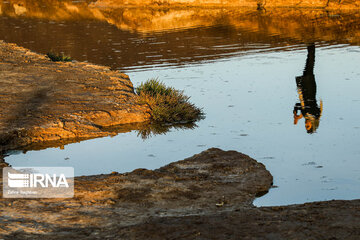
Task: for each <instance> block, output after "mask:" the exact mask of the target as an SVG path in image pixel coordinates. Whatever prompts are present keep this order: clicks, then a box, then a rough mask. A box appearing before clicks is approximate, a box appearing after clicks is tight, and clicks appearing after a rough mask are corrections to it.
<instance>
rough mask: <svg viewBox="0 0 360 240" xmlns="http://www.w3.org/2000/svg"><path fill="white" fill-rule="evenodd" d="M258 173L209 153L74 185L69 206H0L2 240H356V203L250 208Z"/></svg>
mask: <svg viewBox="0 0 360 240" xmlns="http://www.w3.org/2000/svg"><path fill="white" fill-rule="evenodd" d="M272 180H273V179H272V176H271V175H270V173H269V172H268V171H267V170H266V169H265V167H264V165H262V164H261V163H258V162H256V161H255V160H254V159H251V158H250V157H248V156H246V155H244V154H241V153H238V152H235V151H222V150H220V149H215V148H213V149H209V150H207V151H204V152H202V153H200V154H197V155H194V156H193V157H191V158H188V159H185V160H183V161H178V162H174V163H171V164H169V165H167V166H165V167H162V168H160V169H157V170H154V171H151V170H146V169H137V170H134V171H133V172H131V173H125V174H118V173H112V174H110V175H97V176H88V177H77V178H76V182H75V197H74V198H73V199H27V200H23V199H1V200H0V213H1V214H0V237H2V238H4V239H20V238H21V239H66V238H78V239H80V238H81V239H101V238H102V239H104V238H105V239H166V238H167V239H239V238H241V239H357V238H359V237H360V221H359V220H360V211H359V210H360V205H359V203H360V202H359V200H354V201H330V202H318V203H308V204H302V205H292V206H284V207H264V208H256V207H254V206H253V205H252V201H253V200H254V198H255V196H257V195H261V194H263V193H265V192H266V191H268V190H269V188H270V187H271V185H272Z"/></svg>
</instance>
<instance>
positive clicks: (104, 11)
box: [0, 0, 360, 45]
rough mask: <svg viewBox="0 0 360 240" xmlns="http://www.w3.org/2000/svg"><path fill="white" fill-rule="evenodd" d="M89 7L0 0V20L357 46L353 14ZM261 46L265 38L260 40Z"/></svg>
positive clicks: (359, 15) (357, 16) (358, 20)
mask: <svg viewBox="0 0 360 240" xmlns="http://www.w3.org/2000/svg"><path fill="white" fill-rule="evenodd" d="M92 2H94V1H91V0H83V1H76V2H75V1H70V0H64V1H58V0H43V1H35V0H0V9H1V11H0V14H2V15H4V16H9V17H12V18H24V17H26V18H37V19H47V20H52V21H64V20H68V21H76V20H81V19H96V20H98V21H103V22H107V23H109V24H112V25H114V26H116V27H117V28H118V29H122V30H129V31H136V32H142V33H145V34H146V33H152V32H159V31H160V32H162V31H174V30H177V29H184V28H194V27H199V26H202V27H204V26H214V25H231V26H233V27H236V28H241V29H245V30H247V31H251V32H263V33H266V36H280V35H281V36H283V37H286V38H290V39H293V40H294V41H301V42H303V43H304V42H314V41H338V42H340V43H351V44H357V45H359V44H360V12H359V11H350V10H349V11H342V12H340V11H336V12H334V11H324V10H319V9H317V10H314V9H313V10H299V9H273V10H269V11H266V12H264V11H249V10H246V9H245V8H242V9H240V10H239V9H232V8H230V9H226V8H225V9H224V8H222V9H203V8H188V9H179V8H175V9H171V8H160V9H153V8H139V7H138V8H118V9H113V8H98V7H94V6H95V5H94V4H91V3H92ZM264 40H265V41H266V37H264Z"/></svg>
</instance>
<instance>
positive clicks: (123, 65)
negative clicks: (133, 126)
mask: <svg viewBox="0 0 360 240" xmlns="http://www.w3.org/2000/svg"><path fill="white" fill-rule="evenodd" d="M239 16H243V15H241V14H240V15H239ZM246 16H247V17H246V19H253V17H252V16H253V15H251V14H248V15H246ZM249 16H250V17H249ZM234 19H236V18H234ZM238 19H240V20H238V22H239V23H238V24H233V23H229V22H220V23H219V21H217V22H216V23H215V24H212V25H211V24H210V25H204V24H197V25H196V24H195V25H192V26H187V27H185V28H184V27H183V28H181V27H179V28H178V29H175V30H169V29H166V28H165V29H163V30H159V29H156V31H155V30H154V31H152V30H151V29H150V30H148V29H145V30H144V27H143V28H141V26H140V27H139V29H135V30H134V29H132V30H129V29H124V28H121V27H119V24H114V25H113V24H109V23H107V22H104V21H99V20H96V19H95V20H94V19H81V20H77V21H73V20H71V21H70V20H69V21H62V20H56V21H53V20H46V19H34V18H26V17H17V18H13V17H9V16H7V15H5V16H2V17H1V18H0V26H1V27H0V36H1V37H0V38H1V39H4V40H5V41H7V42H16V43H18V44H19V45H21V46H24V47H27V48H30V49H32V50H34V51H37V52H42V53H46V52H47V51H49V49H53V50H56V51H64V52H65V53H67V54H69V55H71V56H72V57H73V58H74V59H76V60H79V61H89V62H94V63H98V64H103V65H108V66H111V67H112V68H113V69H120V70H122V71H124V72H125V73H127V74H128V75H129V76H130V79H131V80H132V82H133V83H134V85H135V86H136V85H138V84H140V83H141V82H142V81H145V80H146V79H148V78H152V77H154V78H159V79H160V80H161V81H163V82H165V83H166V84H167V85H170V86H173V87H175V88H177V89H183V90H184V91H185V94H187V95H189V96H191V101H192V102H194V103H195V104H196V105H197V106H199V107H202V108H203V110H204V112H205V113H206V119H205V120H202V121H200V122H198V123H197V125H198V127H196V128H195V129H192V130H190V129H189V130H176V129H172V130H170V131H169V132H168V133H166V134H163V135H156V136H152V137H151V138H149V139H146V140H143V139H142V138H140V137H139V136H138V133H137V132H136V131H132V132H128V133H123V134H119V135H117V136H115V137H105V138H99V139H93V140H87V141H83V142H80V143H74V144H70V145H66V146H65V148H64V149H63V150H61V149H56V148H48V149H45V150H42V151H29V152H27V153H26V154H23V153H21V152H17V153H16V152H14V153H13V154H12V155H10V156H8V157H7V158H6V161H7V162H8V163H10V164H11V165H13V166H73V167H74V168H75V174H76V175H78V176H79V175H92V174H101V173H110V172H112V171H118V172H127V171H132V170H133V169H136V168H148V169H155V168H158V167H161V166H163V165H165V164H167V163H170V162H173V161H177V160H181V159H184V158H186V157H190V156H192V155H193V154H196V153H199V152H201V151H203V150H205V149H208V148H210V147H219V148H222V149H224V150H230V149H231V150H237V151H240V152H243V153H245V154H248V155H250V156H251V157H253V158H255V159H256V160H258V161H260V162H262V163H263V164H264V165H265V166H266V168H267V169H268V170H269V171H270V172H271V174H272V175H273V176H274V185H275V186H276V187H275V188H272V189H271V190H270V192H269V193H268V194H266V195H265V196H263V197H261V198H258V199H257V200H256V201H255V204H256V205H258V206H266V205H283V204H292V203H303V202H309V201H317V200H330V199H355V198H359V197H360V194H359V193H360V191H359V190H360V164H359V163H358V161H359V159H360V149H359V148H358V145H359V143H360V141H359V136H360V119H359V118H360V115H359V112H358V109H360V108H359V107H360V97H359V94H358V90H359V87H360V70H359V68H358V63H359V60H360V55H359V53H360V48H359V46H358V44H357V42H356V39H355V40H354V39H351V38H350V37H349V36H350V35H352V33H351V32H349V31H347V30H346V31H343V32H342V33H339V31H338V29H337V28H336V26H335V27H332V29H335V30H336V31H330V30H329V32H327V33H333V32H335V33H336V34H327V35H326V34H324V32H326V30H327V29H329V27H328V26H327V28H325V27H324V28H322V27H321V26H320V28H319V29H317V28H315V30H314V31H313V32H312V34H311V36H310V37H309V36H307V35H306V34H305V35H304V34H303V33H302V34H300V35H297V33H296V34H295V33H294V34H293V33H291V31H288V32H289V33H282V32H279V31H280V30H279V31H277V30H276V31H272V30H273V28H272V27H274V26H273V25H271V24H274V22H276V21H275V20H276V19H274V21H272V22H271V23H270V24H269V25H266V24H265V25H264V24H263V25H264V26H266V27H263V28H260V29H258V28H257V29H255V30H254V28H251V27H248V28H245V27H243V26H242V25H241V23H242V20H243V18H240V17H238ZM266 19H267V18H266V16H257V18H256V21H255V20H254V21H253V22H250V23H254V25H256V24H255V23H259V22H262V21H263V20H266ZM280 22H281V21H280ZM248 25H251V24H249V22H247V25H246V26H248ZM290 25H291V23H290ZM30 26H31V28H30ZM264 29H265V30H266V31H265V30H264ZM317 31H318V32H321V33H322V35H321V34H318V35H317ZM274 32H275V33H277V34H275V33H274ZM285 32H286V31H285ZM327 36H331V37H327ZM309 39H310V40H311V41H310V40H309ZM310 42H313V43H315V47H316V48H315V67H314V78H315V80H316V84H317V93H316V100H317V103H318V106H319V103H320V100H322V102H323V111H322V116H321V118H320V123H319V127H318V129H317V131H316V133H313V134H309V133H307V131H306V129H305V123H304V119H303V118H302V119H300V120H299V122H298V123H297V125H294V117H293V109H294V106H295V104H296V103H298V102H299V95H298V92H297V85H296V80H295V79H296V77H297V76H302V75H304V73H303V70H304V67H305V63H306V60H307V55H308V51H307V46H308V45H309V44H310ZM305 43H307V44H305Z"/></svg>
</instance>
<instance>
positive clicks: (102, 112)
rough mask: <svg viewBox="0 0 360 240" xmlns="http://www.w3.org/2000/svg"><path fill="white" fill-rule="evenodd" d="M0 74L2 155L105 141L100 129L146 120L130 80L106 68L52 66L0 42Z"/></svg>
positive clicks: (42, 56) (19, 49)
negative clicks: (46, 146)
mask: <svg viewBox="0 0 360 240" xmlns="http://www.w3.org/2000/svg"><path fill="white" fill-rule="evenodd" d="M0 72H1V78H0V89H1V90H0V119H1V120H0V143H1V147H0V150H7V149H13V148H19V147H22V146H26V145H29V144H36V143H43V142H54V141H57V142H61V141H67V140H69V139H84V138H93V137H100V136H107V135H110V134H114V133H112V132H109V131H106V130H104V128H107V127H110V126H114V125H118V124H134V123H139V122H144V121H147V120H148V119H149V114H148V108H147V107H146V106H144V105H140V104H138V103H137V95H136V94H135V93H134V88H133V85H132V83H131V81H130V80H129V78H128V76H127V75H125V74H122V73H120V72H118V71H111V70H110V69H109V68H108V67H102V66H97V65H93V64H89V63H80V62H70V63H58V62H56V63H55V62H51V61H50V60H49V59H48V58H47V57H45V56H44V55H39V54H36V53H33V52H31V51H29V50H27V49H24V48H21V47H18V46H16V45H14V44H7V43H4V42H1V41H0ZM124 131H126V130H124Z"/></svg>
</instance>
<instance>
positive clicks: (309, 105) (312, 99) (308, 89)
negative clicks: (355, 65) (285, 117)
mask: <svg viewBox="0 0 360 240" xmlns="http://www.w3.org/2000/svg"><path fill="white" fill-rule="evenodd" d="M307 52H308V53H307V59H306V65H305V69H304V72H303V75H302V76H299V77H296V86H297V90H298V94H299V100H300V103H296V104H295V106H294V111H293V113H294V124H297V122H298V121H299V119H301V118H302V117H304V118H305V128H306V131H307V132H308V133H314V132H315V131H316V129H317V128H318V127H319V122H320V117H321V113H322V108H323V104H322V101H321V100H320V107H319V106H318V104H317V101H316V82H315V75H314V65H315V45H314V44H311V45H309V46H308V47H307ZM298 111H300V114H299V115H297V113H298Z"/></svg>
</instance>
